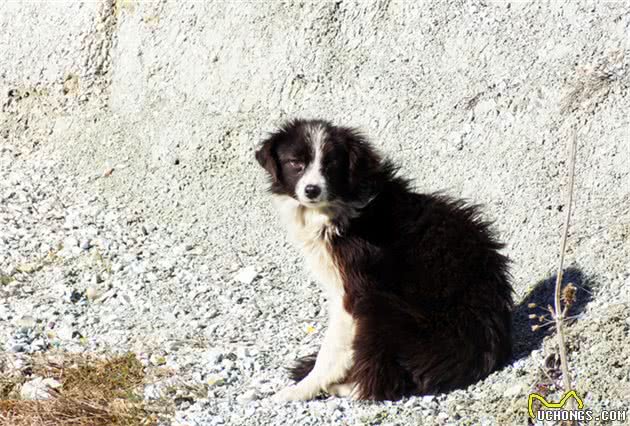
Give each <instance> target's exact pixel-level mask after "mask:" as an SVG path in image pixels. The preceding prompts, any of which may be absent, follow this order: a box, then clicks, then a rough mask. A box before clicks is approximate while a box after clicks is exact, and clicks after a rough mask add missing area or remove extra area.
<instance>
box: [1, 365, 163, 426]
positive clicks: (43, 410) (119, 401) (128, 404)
mask: <svg viewBox="0 0 630 426" xmlns="http://www.w3.org/2000/svg"><path fill="white" fill-rule="evenodd" d="M32 361H33V362H32V367H31V370H32V375H33V376H40V377H50V378H54V379H55V380H57V381H59V382H60V383H61V384H62V386H61V387H60V388H59V389H57V390H56V391H54V394H52V397H51V398H50V399H47V400H41V401H26V400H20V399H5V398H7V397H8V396H15V393H16V392H15V389H10V388H11V387H14V388H15V387H17V386H10V383H7V382H8V380H5V381H4V382H3V383H2V385H3V386H2V388H3V393H2V395H0V396H1V397H2V400H0V425H1V426H9V425H12V426H27V425H28V426H30V425H33V426H34V425H38V426H48V425H70V426H75V425H76V426H87V425H90V426H100V425H130V426H131V425H152V424H155V423H157V418H156V417H155V416H152V415H150V414H149V413H148V412H147V410H146V409H145V407H144V406H143V403H142V385H143V382H144V371H143V367H142V364H140V362H139V361H138V359H137V358H136V357H135V356H134V355H133V354H127V355H122V356H115V357H111V358H108V359H96V358H91V357H86V356H79V355H67V354H66V355H64V356H63V357H58V356H57V357H55V356H47V357H40V358H34V359H33V360H32ZM18 380H19V379H13V381H14V382H15V381H18ZM24 380H25V379H22V380H21V381H24ZM14 385H19V383H14Z"/></svg>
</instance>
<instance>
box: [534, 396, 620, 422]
mask: <svg viewBox="0 0 630 426" xmlns="http://www.w3.org/2000/svg"><path fill="white" fill-rule="evenodd" d="M571 398H573V399H574V400H575V402H576V407H575V408H567V407H566V405H567V403H568V402H569V400H570V399H571ZM534 401H539V402H540V404H541V407H540V408H538V409H537V410H536V411H534ZM527 409H528V411H529V416H530V417H531V418H532V419H533V420H536V421H540V422H561V421H578V422H591V421H596V422H602V421H606V422H611V421H618V422H625V421H626V419H627V418H628V411H627V410H602V411H601V412H600V413H599V414H598V415H595V414H593V410H591V409H588V408H584V402H583V401H582V398H580V397H579V396H578V394H577V392H576V391H574V390H571V391H568V392H567V393H565V394H564V396H563V397H562V398H561V399H560V401H558V402H549V401H547V400H546V399H545V397H544V396H542V395H540V394H537V393H531V394H529V398H528V400H527Z"/></svg>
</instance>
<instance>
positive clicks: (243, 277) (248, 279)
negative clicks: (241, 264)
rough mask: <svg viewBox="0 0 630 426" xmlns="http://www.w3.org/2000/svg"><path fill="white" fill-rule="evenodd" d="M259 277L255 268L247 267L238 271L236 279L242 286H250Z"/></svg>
mask: <svg viewBox="0 0 630 426" xmlns="http://www.w3.org/2000/svg"><path fill="white" fill-rule="evenodd" d="M257 276H258V272H257V271H256V268H255V267H254V266H246V267H245V268H242V269H241V270H240V271H238V272H237V273H236V275H235V276H234V278H235V279H236V281H238V282H240V283H242V284H245V285H249V284H251V283H252V282H254V280H255V279H256V277H257Z"/></svg>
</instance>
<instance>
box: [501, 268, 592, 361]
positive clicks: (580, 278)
mask: <svg viewBox="0 0 630 426" xmlns="http://www.w3.org/2000/svg"><path fill="white" fill-rule="evenodd" d="M569 283H572V284H573V285H574V286H575V287H576V288H577V292H576V301H575V303H574V304H573V305H572V306H571V308H570V309H569V311H568V314H567V315H568V317H570V318H571V321H575V318H576V317H579V315H580V314H581V313H582V312H583V311H584V308H585V307H586V305H587V304H588V303H589V302H590V301H591V299H592V297H593V293H592V282H591V280H589V279H588V277H586V276H585V275H584V274H583V273H582V271H580V270H579V269H577V268H575V267H570V268H567V269H565V270H564V272H563V274H562V285H563V287H564V286H565V285H567V284H569ZM555 287H556V275H554V276H552V277H549V278H546V279H544V280H541V281H539V282H538V283H536V285H535V286H534V288H533V290H531V291H530V292H529V294H527V296H525V298H524V299H523V300H522V301H521V303H519V304H518V305H517V306H516V307H515V308H514V311H513V314H512V339H513V343H512V351H513V359H512V361H516V360H519V359H521V358H524V357H526V356H528V355H529V354H530V353H531V352H532V351H533V350H535V349H538V348H539V347H540V346H541V343H542V341H543V339H544V338H545V336H548V335H551V334H553V333H554V326H553V325H546V326H542V327H540V328H539V329H538V330H536V331H533V330H532V326H534V325H542V324H545V323H546V322H547V321H549V320H551V315H550V314H549V312H548V311H547V309H546V308H547V306H549V305H551V306H553V305H554V292H555ZM531 304H535V305H536V307H530V306H531ZM532 314H535V315H537V317H539V316H540V315H545V317H546V320H545V321H544V322H542V323H541V322H540V321H539V320H538V318H533V319H530V318H529V316H530V315H532Z"/></svg>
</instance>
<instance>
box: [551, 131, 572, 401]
mask: <svg viewBox="0 0 630 426" xmlns="http://www.w3.org/2000/svg"><path fill="white" fill-rule="evenodd" d="M576 151H577V128H575V129H574V130H573V140H572V141H571V151H570V154H569V170H568V174H569V186H568V187H567V202H566V206H567V215H566V217H565V221H564V231H563V233H562V239H561V241H560V260H559V264H558V274H557V277H556V291H555V300H554V309H553V311H554V315H553V318H554V320H555V323H556V332H557V336H558V350H559V352H560V367H561V369H562V384H563V387H564V390H565V392H568V391H569V390H571V375H570V374H571V373H570V372H569V364H568V360H567V348H566V345H565V338H564V327H563V326H564V317H565V314H566V310H565V309H563V308H562V305H561V296H562V269H563V267H564V253H565V250H566V245H567V236H568V233H569V222H570V221H571V205H572V204H573V182H574V180H575V156H576Z"/></svg>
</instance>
